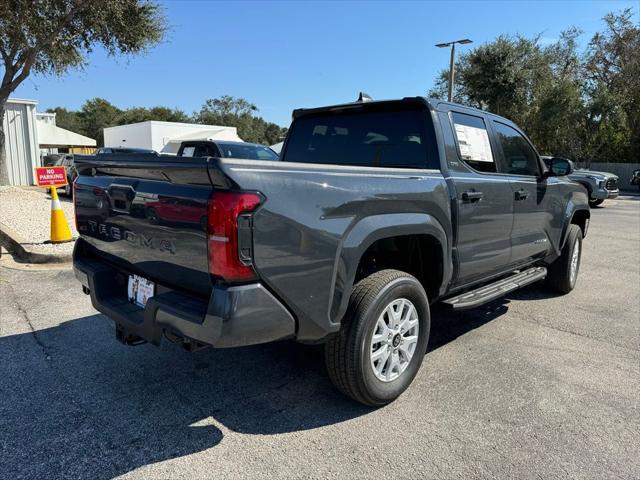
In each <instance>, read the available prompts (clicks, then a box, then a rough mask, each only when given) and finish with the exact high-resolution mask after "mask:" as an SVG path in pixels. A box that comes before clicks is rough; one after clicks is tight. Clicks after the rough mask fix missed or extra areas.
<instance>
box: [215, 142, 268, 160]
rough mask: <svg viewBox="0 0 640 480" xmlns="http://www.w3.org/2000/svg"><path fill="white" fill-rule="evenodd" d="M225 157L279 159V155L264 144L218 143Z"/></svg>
mask: <svg viewBox="0 0 640 480" xmlns="http://www.w3.org/2000/svg"><path fill="white" fill-rule="evenodd" d="M218 148H219V149H220V153H222V156H223V157H224V158H246V159H249V160H274V161H275V160H278V155H276V153H275V152H274V151H273V150H271V149H270V148H269V147H263V146H262V145H235V144H231V143H222V144H218Z"/></svg>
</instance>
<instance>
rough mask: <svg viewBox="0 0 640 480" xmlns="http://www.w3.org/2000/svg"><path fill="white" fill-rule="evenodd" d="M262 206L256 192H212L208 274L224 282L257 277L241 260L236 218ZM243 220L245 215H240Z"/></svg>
mask: <svg viewBox="0 0 640 480" xmlns="http://www.w3.org/2000/svg"><path fill="white" fill-rule="evenodd" d="M260 203H262V197H261V196H260V195H259V194H257V193H247V192H227V191H214V192H213V194H212V195H211V198H210V199H209V205H208V218H207V234H208V246H209V273H210V274H211V275H214V276H216V277H221V278H223V279H224V280H225V281H227V282H239V281H248V280H252V279H254V278H255V276H256V274H255V272H254V270H253V268H252V267H251V265H247V264H246V263H243V262H242V261H241V260H240V251H239V248H238V217H240V216H241V214H245V213H249V212H252V211H254V210H255V209H256V208H258V206H260ZM243 217H244V216H243Z"/></svg>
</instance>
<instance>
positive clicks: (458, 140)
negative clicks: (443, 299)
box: [440, 109, 513, 285]
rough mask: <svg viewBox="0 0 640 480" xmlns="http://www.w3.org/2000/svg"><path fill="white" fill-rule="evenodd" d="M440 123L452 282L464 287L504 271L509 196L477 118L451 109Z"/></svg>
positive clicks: (484, 124) (508, 249)
mask: <svg viewBox="0 0 640 480" xmlns="http://www.w3.org/2000/svg"><path fill="white" fill-rule="evenodd" d="M440 121H441V123H442V124H443V132H444V133H445V145H446V149H447V161H448V168H449V178H448V181H449V182H450V184H451V186H452V191H453V192H454V198H453V199H452V202H453V203H454V207H453V210H454V211H455V213H456V215H457V219H456V221H455V222H454V224H455V225H456V227H457V228H456V230H455V231H456V238H455V243H456V245H455V250H454V251H455V254H456V258H457V278H456V280H455V283H456V285H463V284H467V283H472V282H474V281H476V280H478V279H481V278H486V277H487V276H488V275H491V274H492V273H499V272H501V271H503V270H504V269H505V268H507V267H508V265H509V263H510V258H511V238H510V235H511V227H512V223H513V197H512V195H513V192H512V189H511V185H510V183H509V179H508V178H505V177H504V175H501V174H500V173H499V172H498V165H497V156H496V146H495V144H493V143H492V140H491V136H490V134H489V131H488V127H487V120H486V118H485V117H484V116H483V115H482V114H479V113H478V112H476V111H471V110H469V111H466V110H462V109H461V110H459V111H455V110H452V111H449V112H447V113H441V114H440Z"/></svg>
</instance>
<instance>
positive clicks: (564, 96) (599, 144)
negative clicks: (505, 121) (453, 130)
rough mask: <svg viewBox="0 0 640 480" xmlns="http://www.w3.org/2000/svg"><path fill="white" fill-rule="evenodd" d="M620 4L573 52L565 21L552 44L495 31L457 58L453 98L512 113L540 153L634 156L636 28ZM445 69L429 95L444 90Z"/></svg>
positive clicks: (639, 37)
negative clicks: (583, 45) (584, 45)
mask: <svg viewBox="0 0 640 480" xmlns="http://www.w3.org/2000/svg"><path fill="white" fill-rule="evenodd" d="M632 17H633V13H632V11H631V10H625V11H623V12H622V13H620V14H609V15H607V16H606V17H605V18H604V23H605V29H604V31H603V32H601V33H597V34H595V35H594V36H593V38H592V39H591V41H590V42H589V46H588V49H587V51H586V52H585V53H580V52H578V48H577V39H578V37H579V36H580V34H581V32H580V31H579V30H578V29H576V28H571V29H569V30H567V31H565V32H564V33H562V35H561V36H560V38H559V39H558V41H556V42H555V43H554V44H552V45H548V46H542V45H540V42H539V38H533V39H527V38H523V37H508V36H500V37H498V38H497V39H496V40H494V41H493V42H490V43H487V44H485V45H481V46H480V47H477V48H475V49H473V50H471V51H469V52H467V53H464V54H463V55H461V56H460V57H459V59H458V61H457V62H456V89H455V93H454V101H456V102H458V103H462V104H465V105H469V106H472V107H476V108H481V109H484V110H489V111H491V112H494V113H496V114H498V115H502V116H505V117H507V118H510V119H511V120H513V121H514V122H516V123H517V124H518V125H520V127H521V128H523V130H525V131H526V132H527V134H528V135H529V136H530V137H531V139H532V140H533V142H534V143H535V144H536V146H537V147H538V149H539V150H540V151H541V152H543V153H549V154H553V155H559V156H567V157H570V158H573V159H575V160H581V161H587V162H589V161H591V160H598V161H614V162H615V161H618V162H620V161H624V162H631V161H637V159H638V158H640V109H639V108H638V105H640V65H639V64H640V53H639V52H640V29H639V28H638V26H637V25H634V24H633V21H632ZM447 79H448V71H447V70H445V71H442V72H441V73H440V75H439V76H438V78H437V80H436V82H435V84H434V87H433V89H432V90H431V91H430V92H429V95H430V96H434V97H436V98H446V93H447Z"/></svg>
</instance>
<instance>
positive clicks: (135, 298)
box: [127, 275, 156, 308]
mask: <svg viewBox="0 0 640 480" xmlns="http://www.w3.org/2000/svg"><path fill="white" fill-rule="evenodd" d="M155 291H156V285H155V283H153V282H152V281H151V280H147V279H146V278H144V277H141V276H139V275H129V284H128V286H127V296H128V297H129V302H131V303H134V304H136V305H137V306H139V307H142V308H144V307H145V305H146V304H147V301H148V300H149V299H150V298H151V297H153V296H154V295H155Z"/></svg>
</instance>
